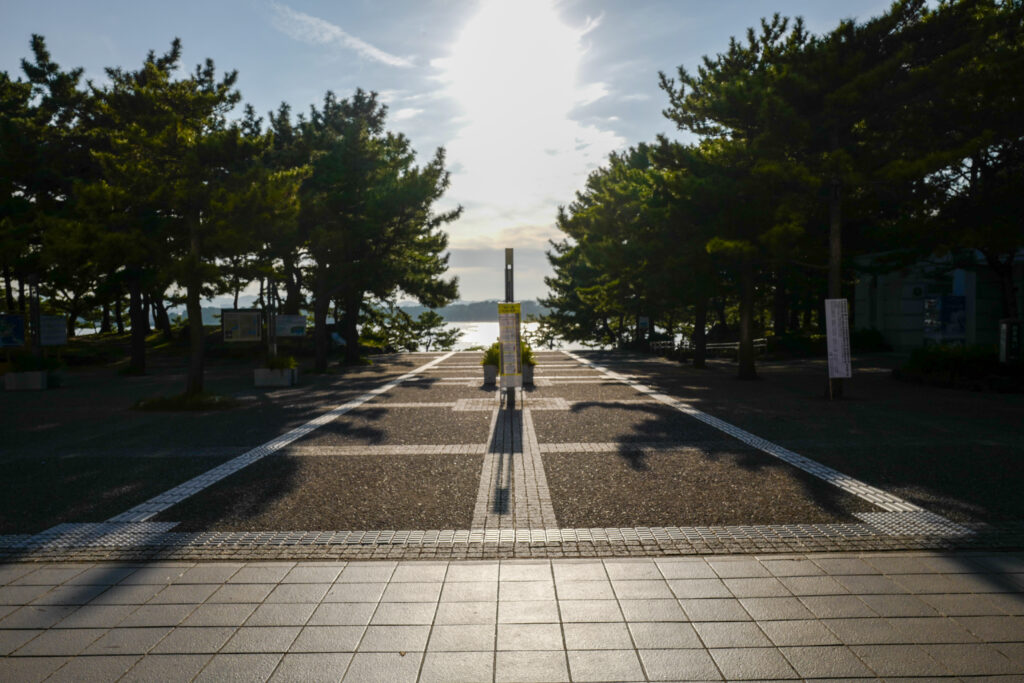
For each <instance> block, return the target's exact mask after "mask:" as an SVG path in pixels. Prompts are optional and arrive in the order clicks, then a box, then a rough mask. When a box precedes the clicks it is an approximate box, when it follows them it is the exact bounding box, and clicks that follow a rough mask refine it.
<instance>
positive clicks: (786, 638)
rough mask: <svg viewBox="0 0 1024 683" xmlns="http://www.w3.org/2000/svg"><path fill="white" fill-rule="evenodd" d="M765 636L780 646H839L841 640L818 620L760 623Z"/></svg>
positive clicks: (758, 623)
mask: <svg viewBox="0 0 1024 683" xmlns="http://www.w3.org/2000/svg"><path fill="white" fill-rule="evenodd" d="M757 625H758V626H760V627H761V630H762V631H764V633H765V635H767V636H768V638H769V639H771V641H772V642H773V643H775V644H776V645H778V646H787V645H788V646H797V645H839V644H840V642H839V639H838V638H836V636H835V634H834V633H832V631H830V630H829V629H828V627H827V626H825V624H824V623H822V622H820V621H816V620H810V619H808V620H796V619H794V620H786V621H759V622H757Z"/></svg>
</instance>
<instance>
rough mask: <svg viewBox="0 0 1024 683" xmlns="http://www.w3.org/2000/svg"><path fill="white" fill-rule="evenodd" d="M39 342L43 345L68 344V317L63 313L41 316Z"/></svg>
mask: <svg viewBox="0 0 1024 683" xmlns="http://www.w3.org/2000/svg"><path fill="white" fill-rule="evenodd" d="M39 343H40V345H42V346H64V345H65V344H67V343H68V320H67V318H65V317H64V316H62V315H41V316H39Z"/></svg>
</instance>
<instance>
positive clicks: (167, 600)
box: [149, 583, 220, 605]
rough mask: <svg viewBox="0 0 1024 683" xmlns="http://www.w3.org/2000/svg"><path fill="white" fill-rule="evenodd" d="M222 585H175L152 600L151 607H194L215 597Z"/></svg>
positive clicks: (168, 587) (165, 589)
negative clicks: (176, 605)
mask: <svg viewBox="0 0 1024 683" xmlns="http://www.w3.org/2000/svg"><path fill="white" fill-rule="evenodd" d="M218 588H220V584H215V583H213V584H211V583H194V584H181V585H178V584H173V585H170V586H167V587H166V588H164V589H163V590H162V591H160V592H159V593H157V594H156V595H154V596H153V597H152V599H150V601H149V604H151V605H172V604H189V605H194V604H197V603H201V602H206V600H207V599H208V598H209V597H210V596H211V595H213V594H214V593H215V592H216V591H217V589H218Z"/></svg>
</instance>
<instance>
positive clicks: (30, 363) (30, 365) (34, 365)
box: [11, 353, 60, 372]
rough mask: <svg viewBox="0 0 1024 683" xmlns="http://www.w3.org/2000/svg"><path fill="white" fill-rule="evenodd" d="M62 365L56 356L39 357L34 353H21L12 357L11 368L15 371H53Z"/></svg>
mask: <svg viewBox="0 0 1024 683" xmlns="http://www.w3.org/2000/svg"><path fill="white" fill-rule="evenodd" d="M59 367H60V361H58V360H57V359H56V358H38V357H37V356H36V355H35V354H33V353H19V354H17V355H16V356H13V357H12V358H11V370H13V371H14V372H39V371H46V372H52V371H54V370H56V369H57V368H59Z"/></svg>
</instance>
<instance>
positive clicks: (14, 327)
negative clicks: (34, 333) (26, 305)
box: [0, 313, 25, 347]
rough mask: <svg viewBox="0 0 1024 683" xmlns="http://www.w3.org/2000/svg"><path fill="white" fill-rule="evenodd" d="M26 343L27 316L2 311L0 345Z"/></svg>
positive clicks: (9, 345) (21, 344)
mask: <svg viewBox="0 0 1024 683" xmlns="http://www.w3.org/2000/svg"><path fill="white" fill-rule="evenodd" d="M24 345H25V316H23V315H17V314H15V313H0V347H5V346H6V347H12V346H24Z"/></svg>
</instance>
